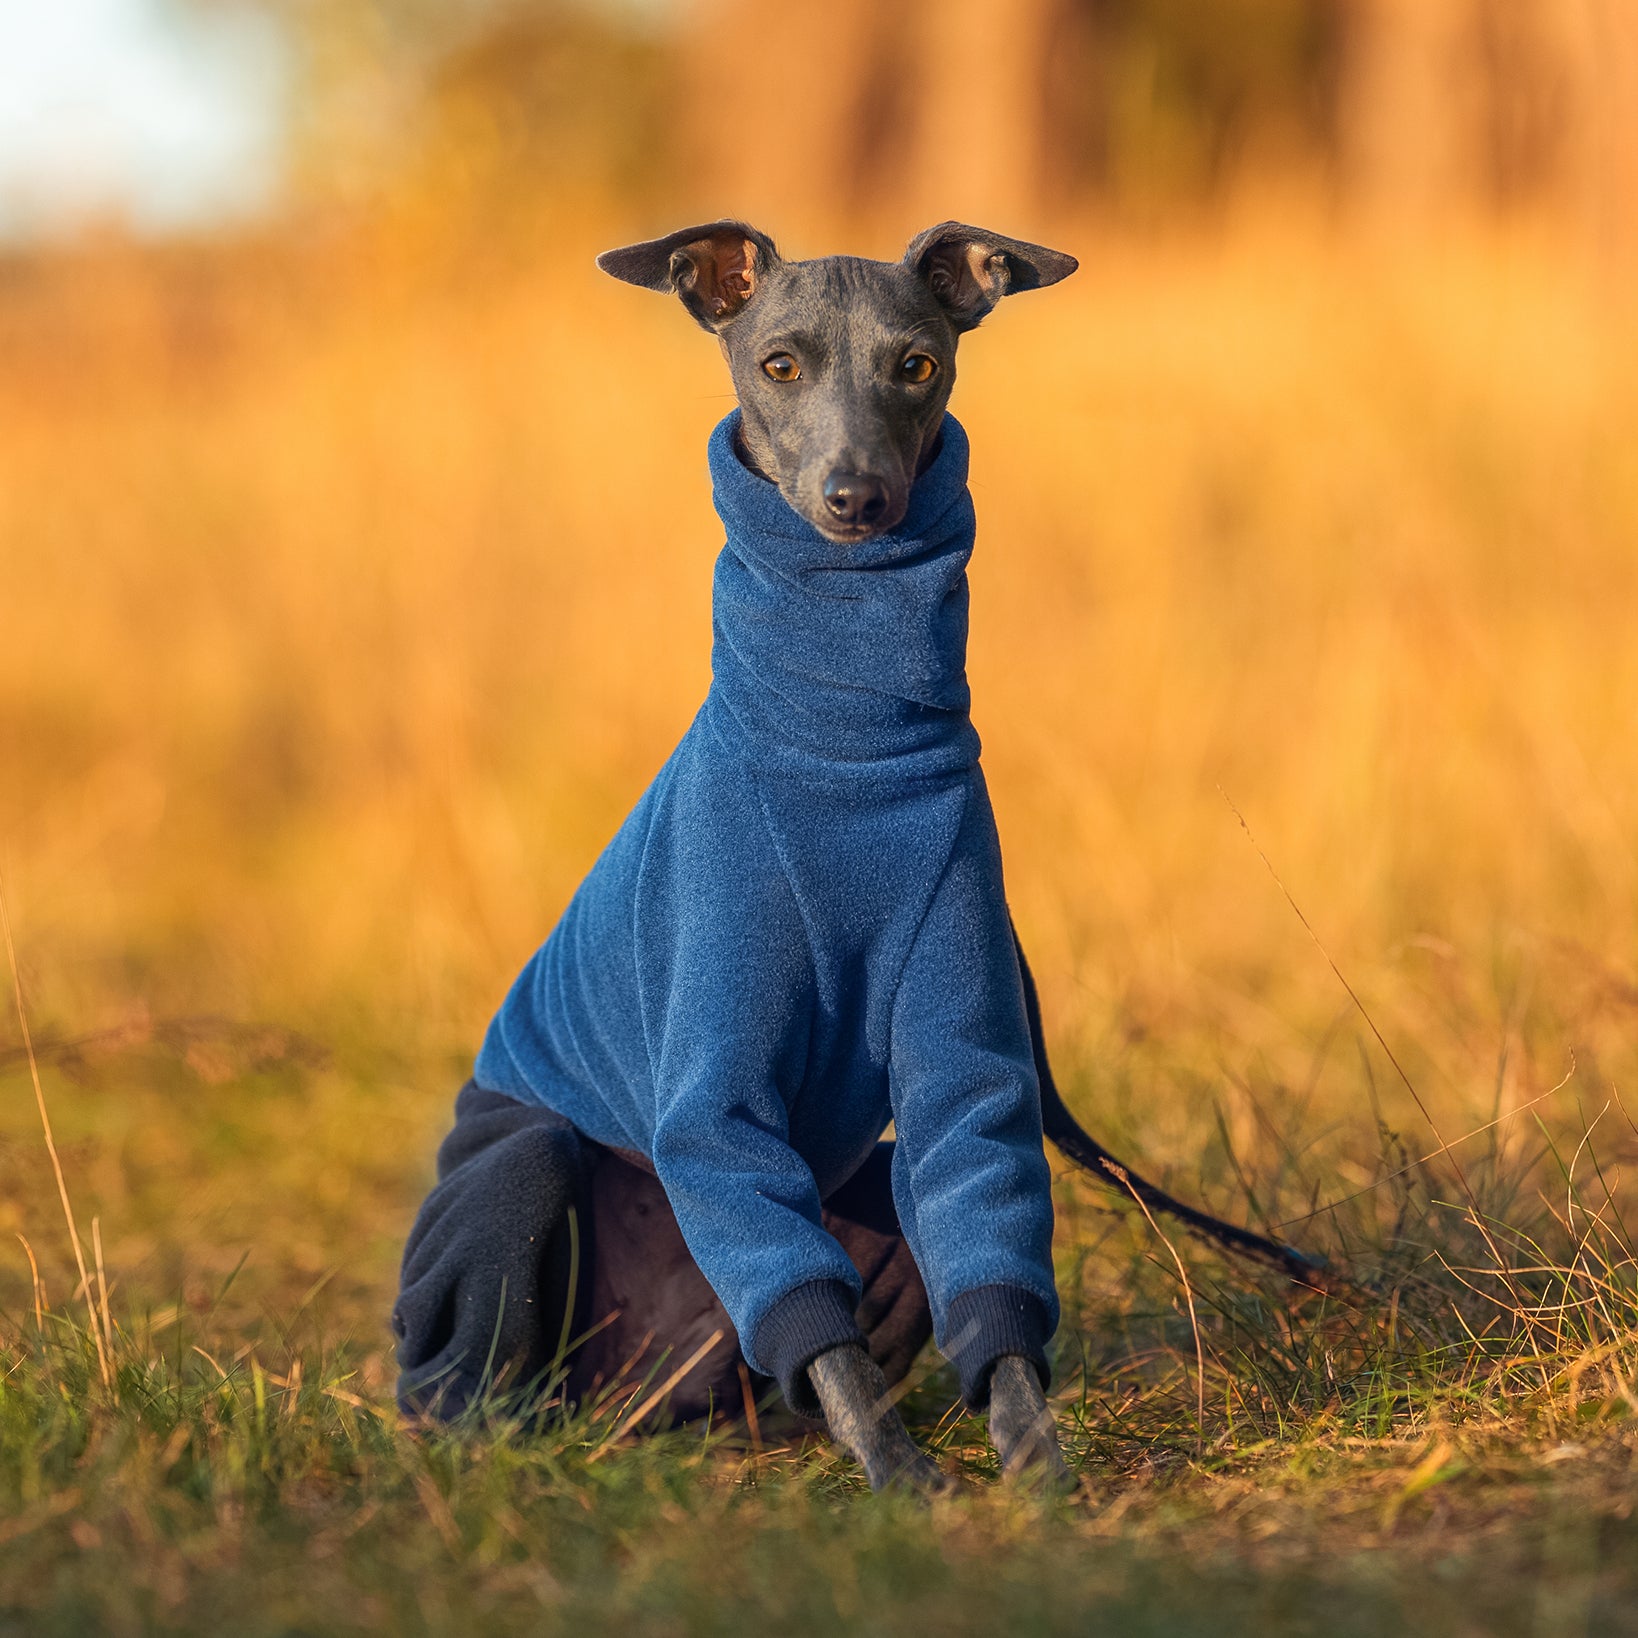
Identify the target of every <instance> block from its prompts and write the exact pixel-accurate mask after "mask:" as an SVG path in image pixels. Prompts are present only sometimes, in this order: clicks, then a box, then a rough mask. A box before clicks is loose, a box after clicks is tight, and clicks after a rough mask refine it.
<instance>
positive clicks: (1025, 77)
mask: <svg viewBox="0 0 1638 1638" xmlns="http://www.w3.org/2000/svg"><path fill="white" fill-rule="evenodd" d="M1069 11H1070V5H1069V3H1068V0H1010V3H1008V4H1006V5H998V4H995V3H994V0H959V3H956V4H951V3H949V0H944V3H942V4H941V3H939V0H923V3H922V4H921V5H920V6H919V7H918V8H917V11H916V26H917V38H916V40H915V42H914V63H915V65H916V66H915V70H914V72H915V79H916V85H917V90H918V95H917V97H916V102H915V107H914V110H913V119H914V125H913V140H912V144H911V150H910V159H911V163H910V175H909V177H908V178H907V182H908V187H907V188H906V190H905V192H906V195H907V197H906V198H905V199H904V200H903V201H902V206H903V207H907V208H908V209H909V211H910V214H911V216H912V217H913V218H914V219H915V221H916V222H917V223H918V224H921V225H931V224H932V223H934V222H937V221H941V220H943V219H945V218H946V217H956V218H959V219H961V220H965V221H969V222H976V223H978V224H980V225H982V226H986V227H996V228H1001V229H1006V230H1009V231H1013V232H1016V233H1018V234H1020V235H1023V236H1028V234H1029V233H1031V232H1033V231H1038V230H1039V229H1040V218H1041V216H1042V214H1043V211H1044V209H1045V207H1046V206H1047V204H1048V203H1049V201H1051V200H1052V199H1053V198H1054V197H1056V196H1058V195H1059V194H1061V192H1062V189H1063V186H1064V182H1065V178H1064V177H1063V175H1062V173H1061V167H1060V166H1059V165H1057V164H1055V159H1058V158H1061V149H1056V148H1055V144H1054V140H1053V139H1054V131H1053V124H1054V121H1053V113H1054V109H1053V107H1052V103H1051V100H1050V98H1049V94H1048V93H1049V87H1050V86H1051V84H1052V79H1053V76H1052V53H1053V46H1054V42H1055V41H1056V40H1057V38H1058V37H1059V36H1060V34H1061V32H1062V30H1063V28H1064V26H1065V24H1066V22H1067V14H1068V12H1069ZM894 203H895V204H899V203H901V202H899V201H895V202H894ZM923 219H925V221H924V220H923Z"/></svg>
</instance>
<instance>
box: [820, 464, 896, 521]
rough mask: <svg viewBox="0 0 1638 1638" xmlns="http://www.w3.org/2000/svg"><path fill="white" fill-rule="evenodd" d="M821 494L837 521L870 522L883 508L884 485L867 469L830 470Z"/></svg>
mask: <svg viewBox="0 0 1638 1638" xmlns="http://www.w3.org/2000/svg"><path fill="white" fill-rule="evenodd" d="M824 495H825V507H826V509H827V510H828V511H829V512H830V515H831V516H832V517H833V518H835V519H836V521H837V522H838V523H850V524H861V523H862V524H872V523H875V522H877V521H878V519H880V517H881V515H882V513H884V512H885V511H886V510H887V485H886V484H884V483H883V482H882V480H881V479H880V478H878V477H876V476H875V475H874V474H873V473H870V472H832V473H831V475H830V476H829V477H828V478H826V479H825V489H824Z"/></svg>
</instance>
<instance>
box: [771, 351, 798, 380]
mask: <svg viewBox="0 0 1638 1638" xmlns="http://www.w3.org/2000/svg"><path fill="white" fill-rule="evenodd" d="M762 373H763V374H764V375H766V376H768V377H770V378H771V379H772V380H774V381H795V380H796V379H797V378H798V377H799V376H800V375H801V374H802V366H801V365H800V364H798V363H797V362H796V360H795V359H794V358H792V357H791V355H790V354H789V353H775V354H774V355H773V357H772V358H765V359H763V361H762Z"/></svg>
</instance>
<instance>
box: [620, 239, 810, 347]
mask: <svg viewBox="0 0 1638 1638" xmlns="http://www.w3.org/2000/svg"><path fill="white" fill-rule="evenodd" d="M597 265H598V266H599V267H600V268H602V270H603V271H604V272H605V273H612V274H613V275H614V277H615V278H617V279H624V280H625V281H626V283H627V284H640V285H641V286H642V287H643V288H644V289H645V290H660V291H675V292H676V294H677V295H678V296H679V297H681V298H682V304H683V306H684V307H686V308H687V309H688V311H689V312H690V313H692V314H693V315H694V317H695V318H696V319H697V320H698V321H699V323H700V324H701V325H702V326H703V327H704V328H705V329H707V330H711V331H716V330H720V329H721V328H722V327H723V325H725V324H726V323H727V322H728V321H729V320H730V319H731V318H733V317H734V315H735V314H736V313H738V312H739V311H740V310H741V308H743V307H744V306H745V304H746V302H748V301H749V300H750V299H751V297H752V296H754V295H755V294H756V292H757V287H758V286H759V285H760V284H761V283H762V281H763V280H764V279H765V278H767V276H768V274H769V273H771V272H772V271H773V270H774V268H776V267H777V266H778V265H779V252H778V251H777V250H776V249H774V242H773V240H772V239H770V238H769V237H768V236H767V234H765V233H759V232H758V231H757V230H756V229H755V228H754V227H751V226H749V225H748V224H747V223H745V222H708V223H707V224H706V225H705V226H704V227H691V228H681V229H679V230H678V231H677V232H676V233H668V234H667V235H666V236H665V237H664V238H663V239H649V240H647V241H646V242H645V243H643V244H640V245H627V246H625V247H624V249H621V250H605V251H604V252H603V254H602V255H601V256H599V257H598V258H597Z"/></svg>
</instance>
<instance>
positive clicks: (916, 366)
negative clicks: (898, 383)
mask: <svg viewBox="0 0 1638 1638" xmlns="http://www.w3.org/2000/svg"><path fill="white" fill-rule="evenodd" d="M937 373H938V360H937V359H934V358H929V357H928V356H927V355H926V353H912V354H911V355H910V356H909V357H908V358H907V359H905V361H904V362H903V363H902V364H901V365H900V366H899V376H900V378H901V379H902V380H905V381H908V382H909V383H910V385H911V386H913V387H919V386H920V385H921V384H922V383H923V382H924V381H931V380H932V379H933V377H934V376H935V375H936V374H937Z"/></svg>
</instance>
